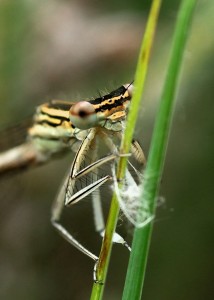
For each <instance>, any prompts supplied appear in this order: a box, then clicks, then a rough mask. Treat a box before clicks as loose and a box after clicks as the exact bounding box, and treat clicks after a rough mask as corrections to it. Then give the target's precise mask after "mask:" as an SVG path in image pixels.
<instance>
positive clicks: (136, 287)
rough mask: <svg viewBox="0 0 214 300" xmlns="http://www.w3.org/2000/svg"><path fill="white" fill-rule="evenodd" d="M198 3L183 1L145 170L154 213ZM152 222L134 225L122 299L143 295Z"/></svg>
mask: <svg viewBox="0 0 214 300" xmlns="http://www.w3.org/2000/svg"><path fill="white" fill-rule="evenodd" d="M195 4H196V0H183V1H182V5H181V8H180V11H179V15H178V20H177V24H176V30H175V34H174V39H173V45H172V52H171V56H170V62H169V66H168V70H167V76H166V80H165V84H164V88H163V93H162V97H161V102H160V108H159V110H158V115H157V119H156V123H155V128H154V133H153V137H152V142H151V150H150V153H149V158H148V163H147V168H146V170H145V176H144V183H143V189H142V192H141V200H142V201H143V202H144V203H145V202H147V203H148V205H149V207H150V212H151V214H152V215H154V214H155V208H156V198H157V197H156V195H157V191H158V187H159V181H160V178H161V174H162V169H163V164H164V159H165V154H166V148H167V141H168V136H169V130H170V124H171V119H172V114H173V103H174V99H175V93H176V86H177V83H178V78H179V71H180V69H181V63H182V57H183V53H184V49H185V44H186V39H187V36H188V31H189V28H190V22H191V19H192V15H193V10H194V7H195ZM152 226H153V224H152V223H149V224H148V225H146V226H145V227H144V228H141V229H139V228H138V229H135V233H134V239H133V247H132V253H131V256H130V261H129V267H128V272H127V277H126V283H125V288H124V293H123V298H122V299H123V300H130V299H136V300H137V299H141V294H142V287H143V281H144V276H145V269H146V263H147V257H148V249H149V244H150V239H151V232H152Z"/></svg>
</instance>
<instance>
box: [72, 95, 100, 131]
mask: <svg viewBox="0 0 214 300" xmlns="http://www.w3.org/2000/svg"><path fill="white" fill-rule="evenodd" d="M69 118H70V121H71V123H72V124H73V125H74V126H75V127H77V128H79V129H89V128H91V127H93V126H95V125H96V124H97V115H96V112H95V109H94V106H93V105H92V104H91V103H89V102H87V101H80V102H78V103H76V104H74V105H72V106H71V108H70V110H69Z"/></svg>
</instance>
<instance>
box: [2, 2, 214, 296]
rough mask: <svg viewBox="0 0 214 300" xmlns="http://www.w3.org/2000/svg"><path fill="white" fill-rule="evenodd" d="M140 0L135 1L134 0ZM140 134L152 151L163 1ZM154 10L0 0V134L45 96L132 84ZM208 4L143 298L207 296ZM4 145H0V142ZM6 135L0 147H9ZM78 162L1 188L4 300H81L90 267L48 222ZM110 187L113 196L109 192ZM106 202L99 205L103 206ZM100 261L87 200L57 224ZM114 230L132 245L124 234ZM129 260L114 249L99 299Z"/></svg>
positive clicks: (169, 8) (193, 45) (178, 110)
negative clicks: (66, 175) (66, 177)
mask: <svg viewBox="0 0 214 300" xmlns="http://www.w3.org/2000/svg"><path fill="white" fill-rule="evenodd" d="M142 2H143V3H142ZM163 2H164V3H163V5H162V9H161V15H160V22H159V25H158V31H157V34H156V40H155V45H154V47H153V54H152V59H151V64H150V71H149V76H148V79H147V84H146V91H145V96H144V102H143V105H142V108H141V111H140V113H139V116H140V118H139V119H140V121H138V126H137V130H136V137H137V138H138V140H139V141H140V143H141V144H142V145H143V148H144V150H145V153H146V154H147V153H148V149H149V144H150V140H151V133H152V129H153V124H154V118H155V113H156V110H157V107H158V101H159V99H160V91H161V88H162V85H163V80H164V75H165V71H166V65H167V62H168V57H169V51H170V45H171V39H172V33H173V30H174V25H175V19H176V16H177V11H178V7H179V3H180V1H163ZM149 6H150V1H137V0H134V1H131V2H130V1H108V2H106V3H101V2H99V1H76V2H75V1H69V0H67V1H66V0H64V1H59V0H55V1H53V0H47V1H36V0H31V1H27V0H17V1H15V0H7V1H6V0H5V1H4V0H3V1H1V3H0V105H1V109H0V126H1V130H2V131H3V130H4V128H6V127H9V126H11V125H14V124H17V123H18V122H20V121H22V120H25V119H26V118H28V117H29V116H31V115H32V114H33V113H34V111H35V107H36V106H37V105H38V104H41V103H43V102H45V101H47V100H48V99H51V98H55V99H67V100H72V101H74V100H81V99H84V98H85V97H87V98H90V97H96V96H98V91H101V93H102V92H103V91H104V92H105V91H106V90H108V91H110V90H111V89H113V88H117V87H118V86H120V85H121V84H123V83H127V82H130V81H131V80H133V76H134V71H135V65H136V60H137V55H138V51H139V45H140V42H141V37H142V34H143V30H144V25H145V22H146V17H147V15H148V9H149ZM213 16H214V2H213V1H212V0H209V1H206V0H201V1H198V5H197V8H196V11H195V16H194V20H193V24H192V30H191V34H190V36H189V40H188V44H187V48H186V52H185V57H184V64H183V70H182V76H181V81H180V86H179V91H178V94H177V101H176V107H175V113H174V120H173V124H172V130H171V135H170V140H169V146H168V152H167V157H166V164H165V168H164V174H163V178H162V183H161V189H160V201H159V202H160V205H159V207H158V209H157V217H156V220H155V227H154V232H153V237H152V243H151V249H150V254H149V262H148V267H147V273H146V279H145V287H144V291H143V299H145V300H150V299H152V300H156V299H158V300H160V299H164V300H171V299H173V300H175V299H179V300H180V299H182V300H187V299H188V300H190V299H194V300H199V299H214V285H213V276H214V271H213V270H214V259H213V253H214V247H213V246H214V234H213V232H214V230H213V229H214V220H213V210H214V201H213V172H214V159H213V150H214V143H213V139H214V130H213V129H214V128H213V127H214V126H213V113H214V102H213V93H214V84H213V78H214V60H213V53H214V35H213V25H214V18H213ZM0 139H1V136H0ZM14 139H15V136H13V134H12V133H11V134H10V133H8V134H7V136H5V135H4V138H2V139H1V147H2V148H0V150H1V151H3V150H4V148H5V147H6V146H5V145H10V143H13V142H14ZM73 157H74V154H73V153H70V154H68V155H67V156H65V157H63V158H62V159H60V160H55V161H53V162H51V163H49V164H48V165H46V166H42V167H39V168H36V169H32V170H29V171H28V172H25V173H22V174H20V175H18V176H10V178H3V179H1V182H0V188H1V193H0V195H1V197H0V198H1V199H0V299H5V300H12V299H22V300H23V299H28V300H31V299H35V300H38V299H41V300H43V299H44V300H48V299H52V300H58V299H72V300H75V299H77V300H82V299H83V300H85V299H89V297H90V290H91V287H92V271H93V262H92V261H90V260H89V259H88V258H87V257H85V256H83V255H82V254H81V253H79V252H78V251H77V250H76V249H74V248H73V247H71V246H70V245H69V244H68V243H67V242H65V241H64V240H63V239H62V238H61V237H60V236H58V234H57V233H56V232H55V230H54V229H53V228H52V226H51V224H50V221H49V219H50V208H51V203H52V201H53V199H54V197H55V195H56V193H57V190H58V187H59V186H60V183H61V181H62V179H63V176H64V173H65V171H66V170H67V168H68V166H69V165H70V164H71V161H72V159H73ZM110 193H111V190H110V188H109V195H110ZM108 205H109V200H106V201H105V204H104V206H105V208H106V210H107V209H108ZM63 223H65V224H67V227H68V228H70V230H71V231H72V232H73V233H74V235H75V236H76V237H78V239H79V240H80V241H82V242H83V243H84V245H87V246H88V248H89V249H91V250H93V251H94V252H95V253H97V254H98V253H99V249H100V244H101V240H100V237H99V236H97V234H96V233H95V232H94V228H93V219H92V209H91V205H90V199H88V200H87V201H83V202H82V203H80V204H79V205H76V206H74V207H73V208H72V209H70V210H69V209H67V210H66V212H65V214H64V215H63ZM124 223H125V224H124V225H123V223H122V222H121V221H120V226H119V229H118V231H119V232H121V233H122V234H123V235H124V236H126V238H127V239H128V240H129V241H131V230H130V227H129V226H128V225H127V222H124ZM127 262H128V253H127V251H126V249H123V248H122V247H120V246H117V245H115V246H114V248H113V256H112V260H111V264H110V271H109V275H108V282H107V286H106V290H105V296H104V299H106V300H108V299H115V300H117V299H120V298H121V292H122V289H123V285H124V279H125V273H126V268H127Z"/></svg>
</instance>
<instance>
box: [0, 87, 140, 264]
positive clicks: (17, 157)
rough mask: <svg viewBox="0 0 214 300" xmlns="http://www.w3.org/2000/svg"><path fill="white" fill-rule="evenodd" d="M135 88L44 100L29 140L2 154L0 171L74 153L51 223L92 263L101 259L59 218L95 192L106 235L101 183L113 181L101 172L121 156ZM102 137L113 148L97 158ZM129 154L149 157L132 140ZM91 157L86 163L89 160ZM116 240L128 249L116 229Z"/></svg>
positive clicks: (99, 224) (98, 223) (95, 204)
mask: <svg viewBox="0 0 214 300" xmlns="http://www.w3.org/2000/svg"><path fill="white" fill-rule="evenodd" d="M132 89H133V86H132V84H127V85H123V86H121V87H119V88H118V89H116V90H114V91H113V92H111V93H109V94H107V95H105V96H102V97H99V98H96V99H93V100H89V101H79V102H77V103H71V102H65V101H60V100H52V101H50V102H49V103H45V104H43V105H41V106H39V107H38V108H37V110H36V114H35V116H34V120H33V124H32V126H31V127H30V128H29V129H28V136H27V141H26V143H24V144H22V145H20V146H17V147H15V148H13V149H11V150H8V151H7V152H4V153H1V154H0V173H5V172H7V171H10V170H14V169H20V168H24V167H29V166H33V165H38V164H42V163H45V162H47V161H48V160H49V159H50V158H52V157H53V156H54V155H55V154H57V153H60V152H62V151H64V150H65V149H71V150H73V151H74V152H76V155H75V158H74V160H73V162H72V165H71V168H70V170H69V172H68V174H66V177H65V181H64V182H63V185H62V187H61V189H60V191H59V194H58V196H57V198H56V200H55V202H54V205H53V208H52V217H51V221H52V224H53V226H54V227H55V228H56V229H57V231H58V232H59V233H60V234H61V235H62V236H63V237H64V238H65V239H66V240H67V241H68V242H69V243H70V244H72V245H73V246H75V247H76V248H77V249H78V250H80V251H81V252H83V253H84V254H86V255H87V256H89V257H90V258H92V259H93V260H94V261H97V259H98V257H97V256H96V255H94V254H93V253H92V252H90V251H89V250H87V249H86V248H85V247H84V246H83V245H82V244H80V243H79V242H78V241H77V240H76V239H75V238H74V237H73V236H72V235H71V234H70V233H69V232H68V231H67V230H66V229H65V228H64V227H63V226H62V225H61V224H60V217H61V214H62V210H63V207H64V206H71V205H72V204H75V203H77V202H78V201H80V200H81V199H83V198H85V197H86V196H87V195H89V194H92V198H93V199H92V202H93V209H94V216H95V228H96V231H97V232H99V233H100V234H101V236H103V234H104V220H103V213H102V208H101V203H100V194H99V187H100V186H102V185H103V184H105V183H106V182H108V181H111V179H112V175H111V174H107V175H105V176H100V175H99V176H98V169H100V168H101V167H102V166H103V165H106V164H107V163H108V162H114V161H115V160H116V159H117V157H118V156H119V155H120V154H119V153H118V149H117V144H118V141H119V140H120V139H121V136H122V131H123V128H124V121H125V119H126V115H127V112H128V107H129V103H130V100H131V97H132ZM98 139H100V141H101V142H102V143H103V144H105V145H106V147H107V148H108V149H109V150H108V151H110V154H108V155H106V156H104V157H103V158H98V147H97V144H98ZM131 152H132V154H133V156H134V158H135V159H136V160H137V161H138V162H139V163H141V164H144V162H145V157H144V154H143V151H142V148H141V147H140V145H139V144H138V142H137V141H133V142H132V148H131ZM87 158H89V163H88V164H86V163H85V161H86V160H87ZM88 174H93V176H92V177H91V181H87V180H86V179H87V176H88ZM84 178H86V179H85V180H86V182H85V186H84V187H82V186H81V187H78V186H77V183H78V180H83V179H84ZM95 191H96V192H95ZM114 242H118V243H122V244H124V245H125V246H127V247H128V248H129V246H128V245H127V243H126V242H125V241H124V239H123V238H122V237H121V236H119V235H118V234H116V233H115V235H114ZM129 249H130V248H129Z"/></svg>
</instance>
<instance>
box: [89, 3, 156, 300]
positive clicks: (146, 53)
mask: <svg viewBox="0 0 214 300" xmlns="http://www.w3.org/2000/svg"><path fill="white" fill-rule="evenodd" d="M160 4H161V0H153V2H152V7H151V11H150V14H149V19H148V22H147V26H146V30H145V35H144V39H143V42H142V46H141V50H140V55H139V61H138V65H137V71H136V78H135V91H134V95H133V98H132V102H131V106H130V111H129V114H128V120H127V125H126V129H125V132H124V136H123V139H122V142H121V148H120V152H121V153H129V151H130V147H131V142H132V136H133V133H134V128H135V124H136V119H137V114H138V111H139V106H140V101H141V97H142V92H143V87H144V82H145V78H146V73H147V68H148V62H149V58H150V53H151V47H152V43H153V38H154V33H155V28H156V24H157V19H158V14H159V8H160ZM126 165H127V158H126V157H120V159H119V163H118V169H117V179H118V181H119V182H121V179H122V178H123V177H124V175H125V170H126ZM120 185H121V183H120V184H119V186H120ZM119 210H120V208H119V204H118V201H117V196H116V194H115V193H114V194H113V198H112V202H111V207H110V212H109V217H108V220H107V225H106V230H105V236H104V239H103V243H102V248H101V252H100V256H99V262H98V266H97V279H98V280H99V281H100V282H102V283H103V284H102V285H101V284H99V283H94V285H93V290H92V294H91V300H94V299H96V300H99V299H102V294H103V291H104V283H105V280H106V275H107V270H108V265H109V260H110V254H111V248H112V238H113V234H114V232H115V228H116V225H117V218H118V214H119Z"/></svg>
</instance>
